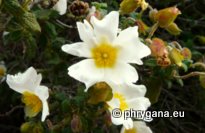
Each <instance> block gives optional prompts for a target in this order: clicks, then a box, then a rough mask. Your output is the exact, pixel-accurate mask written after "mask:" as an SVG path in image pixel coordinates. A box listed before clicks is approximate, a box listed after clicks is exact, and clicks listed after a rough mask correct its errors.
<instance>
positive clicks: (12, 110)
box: [0, 105, 24, 117]
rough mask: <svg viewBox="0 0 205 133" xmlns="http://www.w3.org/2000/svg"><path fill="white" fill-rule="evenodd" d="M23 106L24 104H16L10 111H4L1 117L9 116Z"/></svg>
mask: <svg viewBox="0 0 205 133" xmlns="http://www.w3.org/2000/svg"><path fill="white" fill-rule="evenodd" d="M23 107H24V106H22V105H17V106H15V107H13V108H12V109H11V110H9V111H8V112H6V113H4V114H0V117H5V116H8V115H10V114H11V113H13V112H14V111H15V110H17V109H21V108H23Z"/></svg>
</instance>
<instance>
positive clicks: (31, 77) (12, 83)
mask: <svg viewBox="0 0 205 133" xmlns="http://www.w3.org/2000/svg"><path fill="white" fill-rule="evenodd" d="M41 79H42V77H41V75H37V72H36V70H35V69H34V68H33V67H30V68H28V69H27V70H26V71H25V72H24V73H18V74H16V75H9V74H8V75H7V80H6V82H7V84H8V85H9V87H10V88H11V89H13V90H15V91H17V92H19V93H23V92H24V91H30V92H34V90H35V88H36V87H37V86H39V84H40V82H41Z"/></svg>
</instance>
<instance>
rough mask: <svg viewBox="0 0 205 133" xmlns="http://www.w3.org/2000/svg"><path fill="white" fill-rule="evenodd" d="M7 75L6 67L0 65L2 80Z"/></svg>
mask: <svg viewBox="0 0 205 133" xmlns="http://www.w3.org/2000/svg"><path fill="white" fill-rule="evenodd" d="M5 75H6V67H5V65H4V64H0V79H1V78H2V77H4V76H5Z"/></svg>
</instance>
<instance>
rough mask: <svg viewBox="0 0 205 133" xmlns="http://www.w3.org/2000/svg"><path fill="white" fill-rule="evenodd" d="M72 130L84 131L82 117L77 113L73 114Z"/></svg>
mask: <svg viewBox="0 0 205 133" xmlns="http://www.w3.org/2000/svg"><path fill="white" fill-rule="evenodd" d="M71 130H72V131H73V132H74V133H78V132H81V131H82V122H81V120H80V117H79V116H78V115H76V114H74V115H73V119H72V120H71Z"/></svg>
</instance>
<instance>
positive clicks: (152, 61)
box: [144, 58, 157, 67]
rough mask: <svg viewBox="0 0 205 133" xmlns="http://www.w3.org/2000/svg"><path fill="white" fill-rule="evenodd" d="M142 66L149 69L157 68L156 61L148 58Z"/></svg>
mask: <svg viewBox="0 0 205 133" xmlns="http://www.w3.org/2000/svg"><path fill="white" fill-rule="evenodd" d="M144 65H145V66H149V67H155V66H157V62H156V59H154V58H149V59H147V60H145V62H144Z"/></svg>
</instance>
